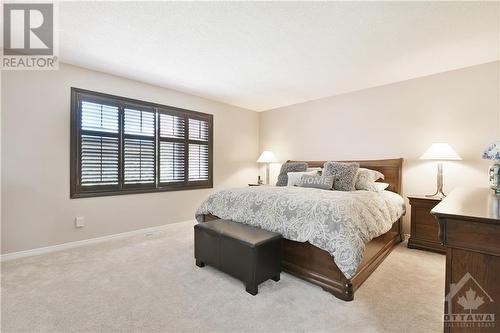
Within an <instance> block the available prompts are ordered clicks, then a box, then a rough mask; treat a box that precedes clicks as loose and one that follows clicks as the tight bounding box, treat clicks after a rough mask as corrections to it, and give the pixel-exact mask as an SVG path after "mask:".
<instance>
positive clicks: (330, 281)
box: [197, 159, 404, 301]
mask: <svg viewBox="0 0 500 333" xmlns="http://www.w3.org/2000/svg"><path fill="white" fill-rule="evenodd" d="M289 162H296V161H289ZM305 162H307V163H308V165H309V167H312V168H314V167H321V166H322V165H323V164H324V162H325V161H305ZM356 162H358V163H359V164H360V167H364V168H369V169H373V170H377V171H380V172H381V173H383V174H384V176H385V180H384V182H385V183H389V187H388V188H387V190H388V191H391V192H394V193H397V194H401V170H402V162H403V160H402V159H390V160H371V161H356ZM235 191H236V190H235ZM240 191H241V193H236V194H234V196H233V197H229V198H228V197H227V195H226V198H224V197H223V195H219V197H217V194H214V195H212V196H214V197H212V201H219V202H218V205H219V206H218V207H219V209H218V210H217V209H211V208H213V207H209V206H210V205H207V202H208V200H209V199H207V202H205V203H204V204H202V206H201V207H200V209H199V210H198V212H197V219H198V221H199V222H206V221H209V220H213V219H216V218H219V216H218V215H221V217H222V218H227V217H228V213H231V209H226V208H225V206H224V205H225V204H224V203H221V202H220V201H221V200H225V203H227V204H228V205H229V204H239V205H249V203H248V202H249V201H251V200H246V201H244V202H243V201H242V202H240V203H238V202H237V200H235V198H237V197H238V196H241V195H242V194H244V195H248V196H249V197H248V198H252V196H254V197H255V195H257V192H258V191H261V192H262V193H261V194H260V195H262V196H263V200H262V201H265V200H267V198H272V195H276V193H278V194H279V193H281V192H282V193H283V194H284V195H287V196H289V197H290V198H292V199H293V198H294V196H295V191H299V190H298V189H292V188H289V189H278V188H274V189H272V188H267V189H265V188H263V189H261V190H259V189H252V190H245V189H241V190H240ZM280 191H281V192H280ZM317 191H319V192H322V193H321V194H318V193H319V192H313V191H311V192H310V195H311V197H314V196H318V198H322V196H325V195H330V194H329V193H326V192H328V191H324V190H317ZM221 192H224V191H221ZM221 192H218V193H221ZM245 192H249V193H245ZM274 192H276V193H274ZM331 192H337V191H331ZM356 192H361V191H356ZM363 192H364V193H353V194H348V193H345V192H344V195H346V196H347V195H352V196H354V197H355V200H354V201H360V200H362V199H363V198H365V199H366V197H367V196H369V195H373V194H370V193H368V191H363ZM228 193H229V194H231V193H230V192H226V194H228ZM389 194H391V193H386V195H385V196H384V197H390V195H389ZM266 195H267V197H266ZM331 195H334V194H333V193H332V194H331ZM335 195H337V196H339V195H340V196H341V195H342V193H337V194H335ZM392 195H393V196H394V194H392ZM245 199H246V198H245ZM313 199H314V198H312V199H310V200H313ZM377 200H380V199H377ZM287 203H289V201H287ZM378 204H379V205H381V206H382V205H384V203H383V202H381V203H378ZM358 205H359V203H358ZM212 206H217V205H216V204H214V203H212ZM220 207H223V208H220ZM315 209H316V208H315ZM381 210H382V209H381ZM346 211H347V209H346ZM232 213H233V215H234V214H236V213H235V212H234V211H233V212H232ZM403 213H404V211H403V212H400V214H399V215H397V216H398V217H399V218H396V219H397V221H396V222H394V221H392V222H394V223H390V224H389V225H387V221H386V224H385V229H383V230H384V232H383V233H382V234H381V232H379V233H378V234H377V235H379V236H377V237H375V238H373V239H371V238H367V239H371V241H368V242H365V243H364V244H363V251H362V252H361V253H357V256H356V260H357V262H356V266H355V268H354V270H349V269H348V268H346V267H345V265H344V263H343V261H342V260H340V259H339V258H338V257H340V256H336V255H333V254H332V253H334V252H332V251H334V250H331V249H330V248H326V247H325V246H321V245H323V244H320V243H317V242H315V241H316V238H314V239H312V240H310V241H295V240H291V239H297V237H286V236H285V235H284V236H285V238H291V239H284V242H283V249H282V268H283V270H284V271H285V272H288V273H290V274H293V275H295V276H298V277H300V278H302V279H304V280H307V281H309V282H311V283H314V284H316V285H319V286H320V287H322V288H323V289H324V290H326V291H328V292H330V293H332V294H333V295H334V296H336V297H337V298H339V299H342V300H345V301H350V300H353V299H354V293H355V291H356V290H357V289H358V288H359V287H360V286H361V284H362V283H363V282H364V281H365V280H366V279H367V278H368V277H369V276H370V274H371V273H372V272H373V271H374V270H375V269H376V268H377V266H378V265H380V263H381V262H382V261H383V260H384V258H385V257H387V255H388V254H389V253H390V252H391V250H392V249H393V248H394V247H395V246H396V245H397V244H398V243H399V242H401V240H402V236H401V217H400V216H401V214H403ZM273 217H274V216H271V219H272V218H273ZM280 218H283V217H282V216H281V217H280ZM357 218H363V217H360V216H358V217H357ZM245 219H246V218H245V217H244V216H238V217H236V216H235V217H234V218H233V220H235V221H236V222H241V223H249V221H245ZM268 219H269V218H268ZM380 219H382V218H380ZM294 221H295V220H294ZM374 221H375V222H377V221H376V216H375V220H374ZM344 224H345V223H344ZM365 224H367V225H369V226H371V225H372V224H374V223H372V222H370V223H365ZM347 225H349V224H347ZM259 226H260V227H263V228H264V229H269V230H271V229H272V228H274V226H273V227H272V226H262V225H259ZM268 227H269V228H268ZM373 228H375V227H373ZM379 228H380V226H379ZM387 229H389V230H388V231H386V230H387ZM381 230H382V229H381ZM284 233H285V234H286V231H285V232H284ZM365 237H366V235H365ZM298 238H300V237H298ZM358 242H359V240H358ZM311 243H314V244H316V245H318V246H315V245H313V244H311ZM334 245H337V247H338V246H340V245H338V244H334ZM320 247H322V248H320ZM335 253H339V252H335ZM336 262H337V264H336ZM339 267H340V268H339Z"/></svg>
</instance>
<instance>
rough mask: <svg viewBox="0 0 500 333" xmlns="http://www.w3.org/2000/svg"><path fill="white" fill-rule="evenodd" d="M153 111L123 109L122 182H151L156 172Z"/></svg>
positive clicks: (153, 181)
mask: <svg viewBox="0 0 500 333" xmlns="http://www.w3.org/2000/svg"><path fill="white" fill-rule="evenodd" d="M155 127H156V121H155V113H154V111H144V110H136V109H132V108H125V109H124V141H123V156H124V175H123V178H124V184H125V185H129V184H152V185H154V183H155V174H156V172H155V171H156V167H155V164H156V157H155V156H156V152H155V150H156V145H155Z"/></svg>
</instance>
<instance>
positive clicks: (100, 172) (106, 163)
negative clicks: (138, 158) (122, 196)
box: [80, 135, 119, 186]
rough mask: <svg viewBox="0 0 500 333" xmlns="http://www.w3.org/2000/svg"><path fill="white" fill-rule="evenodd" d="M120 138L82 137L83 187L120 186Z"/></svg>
mask: <svg viewBox="0 0 500 333" xmlns="http://www.w3.org/2000/svg"><path fill="white" fill-rule="evenodd" d="M118 152H119V148H118V138H115V137H104V136H93V135H82V136H81V156H80V158H81V185H82V186H94V185H117V184H118V162H119V161H118Z"/></svg>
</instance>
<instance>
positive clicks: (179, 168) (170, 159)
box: [160, 141, 185, 183]
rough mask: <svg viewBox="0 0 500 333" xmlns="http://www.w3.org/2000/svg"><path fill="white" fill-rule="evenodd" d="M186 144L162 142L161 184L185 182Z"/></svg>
mask: <svg viewBox="0 0 500 333" xmlns="http://www.w3.org/2000/svg"><path fill="white" fill-rule="evenodd" d="M184 150H185V149H184V143H180V142H166V141H161V142H160V183H172V182H183V181H184V170H185V169H184V157H185V151H184Z"/></svg>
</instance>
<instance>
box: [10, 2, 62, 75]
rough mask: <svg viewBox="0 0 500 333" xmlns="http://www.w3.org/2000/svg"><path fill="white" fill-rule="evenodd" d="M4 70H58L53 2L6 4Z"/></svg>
mask: <svg viewBox="0 0 500 333" xmlns="http://www.w3.org/2000/svg"><path fill="white" fill-rule="evenodd" d="M2 9H3V24H2V28H3V53H2V63H1V65H2V70H51V69H58V61H57V53H56V50H57V47H56V46H57V45H56V42H57V40H56V38H55V34H54V32H55V29H54V27H55V24H54V22H55V15H54V4H53V3H18V2H16V3H3V8H2Z"/></svg>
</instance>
